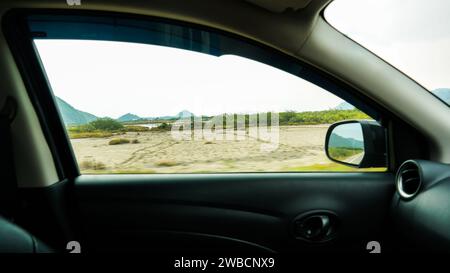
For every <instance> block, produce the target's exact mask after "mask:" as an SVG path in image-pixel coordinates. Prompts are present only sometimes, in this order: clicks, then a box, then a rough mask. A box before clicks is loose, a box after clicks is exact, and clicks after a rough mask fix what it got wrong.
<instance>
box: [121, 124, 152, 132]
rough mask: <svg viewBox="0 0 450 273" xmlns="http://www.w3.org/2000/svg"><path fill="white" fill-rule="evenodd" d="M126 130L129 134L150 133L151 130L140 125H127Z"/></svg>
mask: <svg viewBox="0 0 450 273" xmlns="http://www.w3.org/2000/svg"><path fill="white" fill-rule="evenodd" d="M125 130H126V131H127V132H147V131H150V128H148V127H145V126H139V125H126V126H125Z"/></svg>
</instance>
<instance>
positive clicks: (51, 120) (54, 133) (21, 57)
mask: <svg viewBox="0 0 450 273" xmlns="http://www.w3.org/2000/svg"><path fill="white" fill-rule="evenodd" d="M30 15H77V16H104V17H119V18H124V19H135V20H152V21H157V22H161V23H167V24H176V25H181V26H187V27H191V28H196V29H200V30H204V31H208V32H212V33H217V34H220V35H223V36H227V37H230V38H232V39H236V40H238V41H241V42H243V43H248V44H251V45H253V46H256V47H259V48H262V49H264V50H266V51H268V52H270V53H271V54H277V55H278V56H280V57H282V58H286V59H287V60H289V61H291V62H293V63H297V64H299V65H300V66H302V67H305V68H307V69H308V70H310V71H311V72H312V74H314V75H317V76H318V77H320V78H323V79H326V80H327V81H329V82H330V83H331V84H332V85H334V86H336V87H338V88H340V89H342V90H345V93H346V95H347V96H346V98H345V99H344V100H345V101H347V102H349V103H351V104H354V102H355V101H357V102H360V103H359V104H358V106H359V105H361V103H362V104H363V106H365V107H367V108H368V109H370V110H369V111H368V112H372V113H373V112H375V113H376V114H377V115H378V117H379V120H378V121H379V122H380V124H382V125H383V126H384V127H385V128H386V130H388V126H387V124H388V121H389V120H393V119H394V120H401V119H399V118H398V117H397V116H396V115H395V114H393V113H392V112H390V111H388V110H387V109H386V108H384V107H383V106H381V105H379V104H378V103H377V102H375V101H373V100H372V99H371V98H369V97H366V96H364V95H362V94H361V93H360V92H358V91H357V90H356V89H355V88H353V87H351V86H350V85H348V84H346V83H345V82H343V81H341V80H339V79H337V78H335V77H334V76H333V75H330V74H329V73H327V72H325V71H323V70H320V69H319V68H316V67H315V66H313V65H310V64H308V63H307V62H304V61H302V60H300V59H297V58H295V57H293V56H290V55H288V54H286V53H283V52H281V51H279V50H278V49H275V48H272V47H270V46H267V45H264V44H261V43H259V42H256V41H254V40H251V39H249V38H246V37H242V36H239V35H237V34H233V33H230V32H226V31H223V30H220V29H215V28H211V27H208V26H203V25H198V24H194V23H188V22H184V21H179V20H175V19H168V18H161V17H155V16H149V15H139V14H131V13H121V12H112V11H94V10H66V9H26V8H17V9H11V10H9V11H7V12H6V13H5V14H4V15H3V20H2V29H3V32H4V34H5V39H6V41H7V43H8V45H9V48H10V50H11V52H12V54H13V57H14V60H15V62H16V64H17V66H18V68H19V71H20V74H21V76H22V79H23V81H24V84H25V87H26V90H27V92H28V95H29V96H30V99H31V101H32V104H33V107H34V108H35V111H36V113H37V116H38V118H39V121H40V123H41V126H42V129H43V132H44V136H45V138H46V141H47V143H48V145H49V147H50V151H51V153H52V156H53V158H54V161H55V165H56V168H57V172H58V175H59V178H60V180H63V179H65V178H68V179H74V178H76V177H78V176H79V175H80V170H79V168H78V164H77V162H76V158H75V154H74V152H73V149H72V145H71V144H70V140H69V137H68V134H67V132H66V129H65V127H64V122H63V121H62V117H60V115H59V110H58V109H57V106H56V100H55V98H54V96H53V94H52V92H51V90H50V86H49V82H48V79H47V76H46V74H45V71H44V69H43V66H42V63H41V62H40V60H39V57H38V55H37V50H36V49H35V47H34V45H33V40H32V39H33V38H34V37H33V35H32V33H31V32H30V30H29V28H28V25H27V21H26V18H27V17H28V16H30ZM256 61H257V60H256ZM305 80H307V81H310V82H311V83H313V84H315V85H317V83H315V82H313V81H311V80H310V79H305ZM319 86H320V85H319ZM324 89H325V90H327V91H328V92H330V93H333V94H335V95H337V96H338V97H341V98H342V94H336V93H335V92H333V91H332V90H329V89H328V88H324ZM365 107H361V108H363V109H361V110H363V111H364V110H366V111H367V109H364V108H365ZM388 133H389V132H388ZM388 151H392V150H391V149H388ZM386 167H387V171H392V169H391V162H390V156H389V154H388V155H387V166H386ZM357 172H358V169H355V173H357ZM305 173H308V172H305Z"/></svg>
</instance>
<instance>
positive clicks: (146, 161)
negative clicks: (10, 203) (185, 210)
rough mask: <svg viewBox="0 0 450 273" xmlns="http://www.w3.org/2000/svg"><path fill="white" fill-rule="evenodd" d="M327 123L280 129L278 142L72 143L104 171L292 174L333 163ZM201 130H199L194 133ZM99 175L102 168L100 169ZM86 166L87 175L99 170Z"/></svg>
mask: <svg viewBox="0 0 450 273" xmlns="http://www.w3.org/2000/svg"><path fill="white" fill-rule="evenodd" d="M327 128H328V125H314V126H286V127H283V126H281V127H280V133H279V144H278V147H277V148H276V149H274V150H273V151H265V150H261V147H262V146H261V145H263V144H264V143H267V141H262V140H260V139H257V138H255V137H250V136H248V135H247V136H246V137H245V139H243V140H214V141H207V140H204V139H203V140H177V139H174V138H173V137H172V135H171V132H145V133H139V134H138V133H127V134H125V135H121V136H116V137H110V138H85V139H72V140H71V142H72V145H73V148H74V151H75V154H76V157H77V160H78V163H79V164H80V165H81V166H82V165H83V164H81V163H82V162H86V161H87V162H89V161H96V162H101V163H103V164H104V165H105V169H104V170H102V171H101V172H110V171H118V172H135V171H137V172H140V171H144V172H156V173H174V172H177V173H195V172H255V171H257V172H258V171H288V170H290V169H292V168H295V167H300V166H308V165H313V164H323V163H328V162H329V160H328V159H327V158H326V156H325V152H324V142H325V134H326V130H327ZM195 133H196V132H195V131H194V134H195ZM117 137H121V138H128V139H130V140H133V139H137V140H138V141H139V143H137V144H132V143H129V144H121V145H108V142H109V141H110V140H111V139H112V138H117ZM97 171H98V170H97ZM97 171H96V170H92V169H86V168H84V169H83V168H82V172H83V173H91V172H97Z"/></svg>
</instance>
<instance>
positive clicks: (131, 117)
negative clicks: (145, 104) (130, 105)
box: [117, 113, 141, 122]
mask: <svg viewBox="0 0 450 273" xmlns="http://www.w3.org/2000/svg"><path fill="white" fill-rule="evenodd" d="M140 119H141V117H139V116H137V115H135V114H131V113H127V114H125V115H123V116H121V117H119V118H118V119H117V121H120V122H127V121H135V120H140Z"/></svg>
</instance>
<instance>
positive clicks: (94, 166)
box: [79, 160, 106, 170]
mask: <svg viewBox="0 0 450 273" xmlns="http://www.w3.org/2000/svg"><path fill="white" fill-rule="evenodd" d="M79 167H80V169H81V170H105V169H106V165H105V164H104V163H102V162H99V161H95V160H83V161H81V162H80V164H79Z"/></svg>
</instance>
